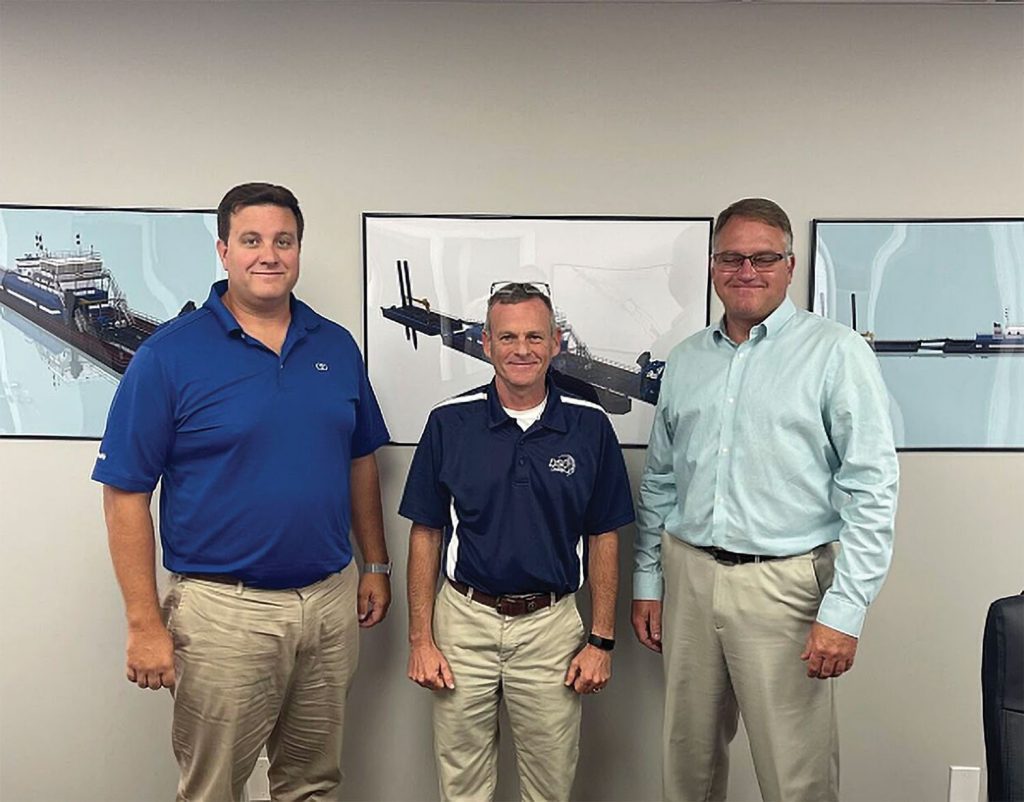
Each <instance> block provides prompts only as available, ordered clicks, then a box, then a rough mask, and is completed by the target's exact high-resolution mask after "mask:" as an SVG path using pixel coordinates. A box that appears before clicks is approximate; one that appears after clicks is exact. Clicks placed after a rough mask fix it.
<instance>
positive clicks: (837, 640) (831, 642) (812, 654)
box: [800, 621, 857, 679]
mask: <svg viewBox="0 0 1024 802" xmlns="http://www.w3.org/2000/svg"><path fill="white" fill-rule="evenodd" d="M856 653H857V639H856V638H855V637H853V636H852V635H847V634H846V633H845V632H840V631H839V630H837V629H832V627H827V626H825V625H824V624H820V623H818V622H817V621H815V622H814V623H813V624H812V625H811V631H810V633H809V634H808V635H807V643H806V644H805V645H804V651H803V654H801V655H800V659H801V660H803V661H804V662H805V663H807V676H808V677H817V678H818V679H828V678H829V677H838V676H840V675H841V674H845V673H846V672H847V671H849V670H850V669H851V668H853V656H854V654H856Z"/></svg>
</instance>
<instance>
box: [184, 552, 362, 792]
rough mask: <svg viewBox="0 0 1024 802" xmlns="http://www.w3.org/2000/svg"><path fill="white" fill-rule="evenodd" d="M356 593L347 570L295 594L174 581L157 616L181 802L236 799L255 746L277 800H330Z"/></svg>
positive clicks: (337, 775)
mask: <svg viewBox="0 0 1024 802" xmlns="http://www.w3.org/2000/svg"><path fill="white" fill-rule="evenodd" d="M357 584H358V570H357V568H356V566H355V563H354V562H352V563H350V564H349V565H348V566H347V567H346V568H345V569H344V570H343V571H341V572H340V573H337V574H332V575H331V576H329V577H327V578H326V579H323V580H321V581H320V582H316V583H314V584H312V585H309V586H307V587H304V588H299V589H297V590H259V589H256V588H250V587H244V586H237V587H236V586H232V585H222V584H218V583H214V582H207V581H201V580H196V579H187V578H183V577H175V578H174V581H173V584H172V586H171V588H170V590H169V591H168V593H167V597H166V599H165V601H164V615H165V617H166V620H167V626H168V629H169V630H170V631H171V635H172V637H173V638H174V669H175V673H176V675H177V686H176V687H175V689H174V723H173V727H172V733H171V742H172V745H173V747H174V754H175V757H176V758H177V759H178V766H179V768H180V770H181V780H180V783H179V785H178V795H177V799H178V801H179V802H229V800H239V799H241V798H242V790H243V787H244V785H245V781H246V779H248V777H249V775H250V774H251V773H252V769H253V766H254V765H255V764H256V758H257V757H258V756H259V754H260V750H261V749H262V748H263V746H264V744H266V746H267V754H268V755H269V757H270V789H271V794H272V797H273V799H274V800H275V801H277V800H280V801H281V802H285V800H287V801H288V802H290V801H291V800H314V799H315V800H334V799H338V798H339V797H338V794H339V786H340V784H341V778H342V772H341V745H342V732H343V724H344V718H345V698H346V695H347V693H348V686H349V682H350V681H351V679H352V675H353V673H354V672H355V668H356V662H357V659H358V655H359V640H358V630H359V628H358V623H357V620H356V588H357Z"/></svg>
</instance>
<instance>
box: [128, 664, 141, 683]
mask: <svg viewBox="0 0 1024 802" xmlns="http://www.w3.org/2000/svg"><path fill="white" fill-rule="evenodd" d="M125 676H126V677H127V678H128V681H129V682H136V681H137V680H138V678H139V675H138V672H137V671H136V670H135V669H134V668H132V667H131V666H128V667H127V669H126V670H125Z"/></svg>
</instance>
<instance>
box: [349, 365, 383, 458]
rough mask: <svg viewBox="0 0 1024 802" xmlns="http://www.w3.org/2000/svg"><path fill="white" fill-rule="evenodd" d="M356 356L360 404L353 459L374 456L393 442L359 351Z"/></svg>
mask: <svg viewBox="0 0 1024 802" xmlns="http://www.w3.org/2000/svg"><path fill="white" fill-rule="evenodd" d="M356 354H357V360H358V365H357V366H356V375H357V382H358V386H359V403H358V406H357V408H356V428H355V430H354V431H353V432H352V458H353V459H356V458H358V457H365V456H366V455H367V454H372V453H373V452H374V451H376V450H377V449H378V448H380V447H381V446H382V445H384V444H386V443H387V442H388V441H390V440H391V435H390V434H389V433H388V427H387V424H385V423H384V416H383V414H381V411H380V405H379V404H378V403H377V396H376V395H374V392H373V388H372V387H371V386H370V379H369V377H368V376H367V375H366V367H365V366H364V365H363V362H362V358H361V357H360V356H359V353H358V351H357V352H356Z"/></svg>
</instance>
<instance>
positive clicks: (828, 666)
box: [818, 657, 836, 679]
mask: <svg viewBox="0 0 1024 802" xmlns="http://www.w3.org/2000/svg"><path fill="white" fill-rule="evenodd" d="M835 670H836V661H835V660H834V659H833V658H831V657H826V658H825V659H824V660H822V661H821V668H820V669H818V676H819V677H820V678H821V679H828V678H829V677H831V676H832V674H833V672H835Z"/></svg>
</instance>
